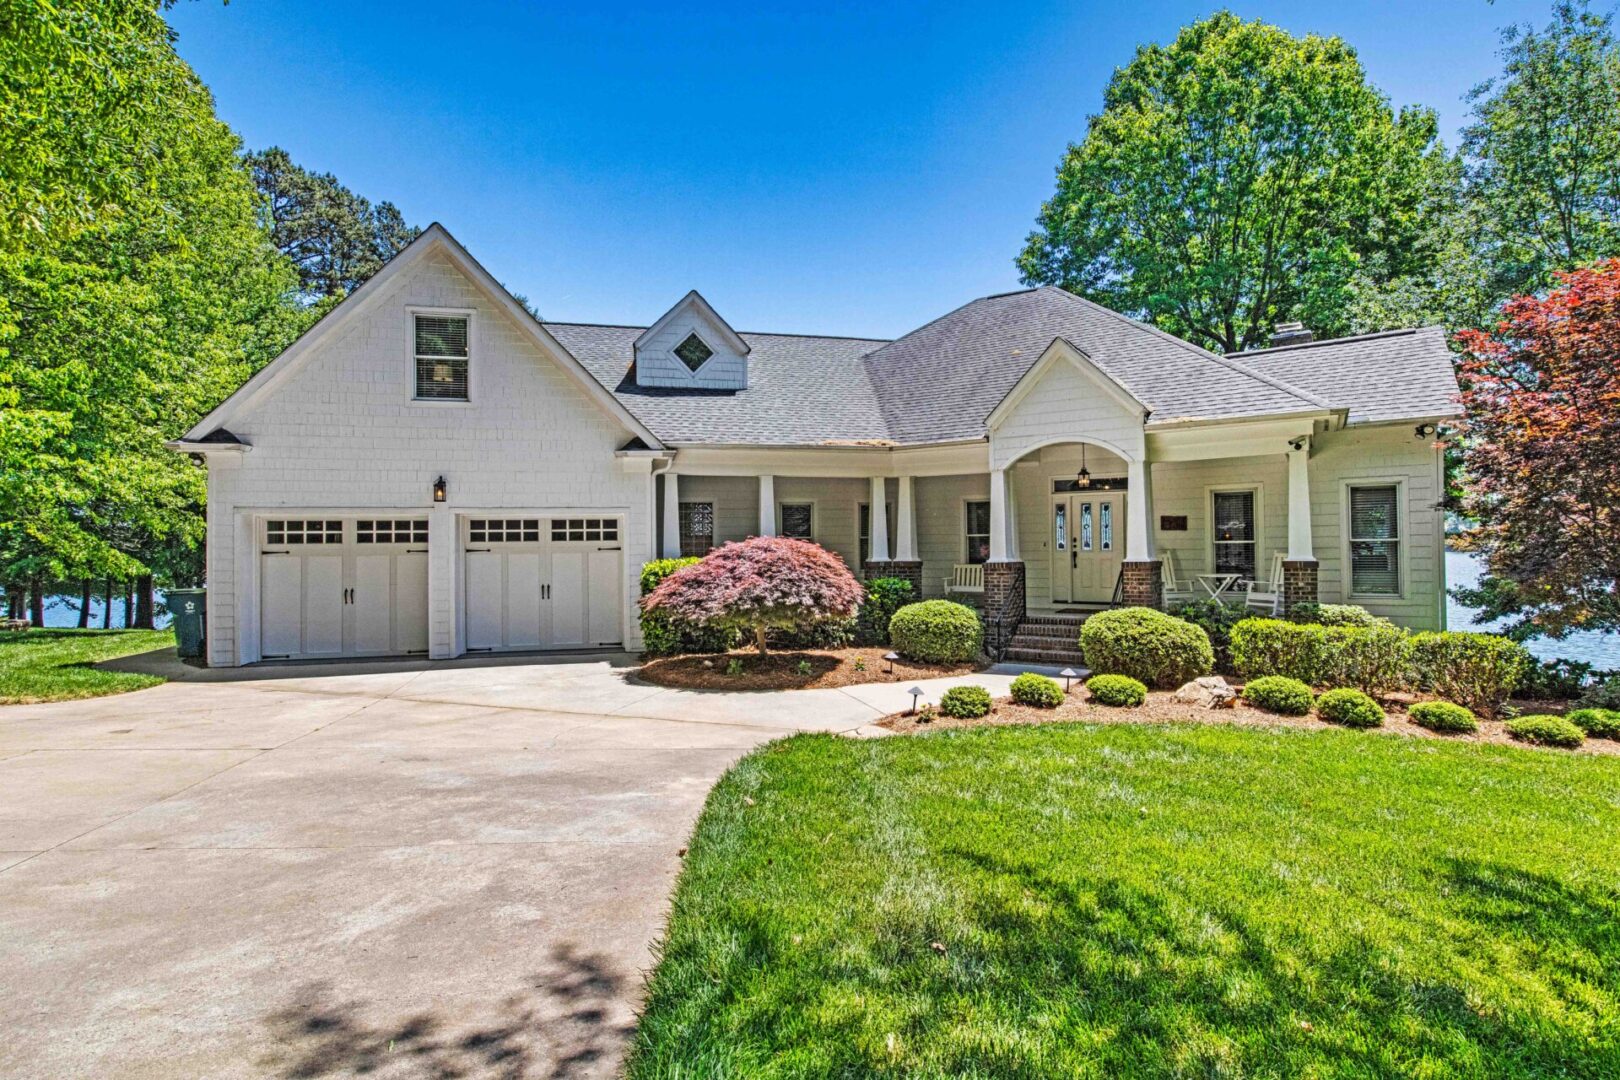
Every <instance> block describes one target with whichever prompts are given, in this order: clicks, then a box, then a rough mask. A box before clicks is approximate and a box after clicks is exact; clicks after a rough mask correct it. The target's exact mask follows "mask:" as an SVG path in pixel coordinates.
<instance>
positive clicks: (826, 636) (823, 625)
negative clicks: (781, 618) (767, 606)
mask: <svg viewBox="0 0 1620 1080" xmlns="http://www.w3.org/2000/svg"><path fill="white" fill-rule="evenodd" d="M765 640H766V641H767V642H769V643H770V646H771V648H773V649H842V648H844V647H845V646H846V645H848V644H850V643H851V642H852V641H854V640H855V620H854V619H829V620H827V621H826V622H820V623H816V624H815V625H814V626H791V627H785V626H773V627H771V628H770V629H768V630H766V631H765Z"/></svg>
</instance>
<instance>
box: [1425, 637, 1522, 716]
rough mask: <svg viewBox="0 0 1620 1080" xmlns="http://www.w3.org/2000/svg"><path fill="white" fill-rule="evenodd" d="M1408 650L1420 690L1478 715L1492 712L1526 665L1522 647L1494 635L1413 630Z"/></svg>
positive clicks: (1498, 705)
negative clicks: (1420, 632)
mask: <svg viewBox="0 0 1620 1080" xmlns="http://www.w3.org/2000/svg"><path fill="white" fill-rule="evenodd" d="M1407 649H1408V654H1407V655H1408V658H1409V663H1410V665H1411V678H1412V682H1413V683H1414V684H1415V685H1416V686H1417V687H1418V688H1419V689H1421V690H1427V691H1429V692H1431V693H1433V694H1435V695H1436V696H1438V697H1442V698H1445V699H1446V700H1447V701H1455V702H1456V703H1457V704H1459V705H1466V706H1467V707H1468V708H1470V709H1472V710H1474V712H1476V713H1478V714H1479V715H1481V716H1495V715H1496V713H1497V710H1498V709H1500V708H1501V706H1502V703H1503V702H1505V701H1507V699H1508V697H1509V696H1510V695H1511V694H1512V693H1513V689H1514V687H1516V686H1517V685H1518V684H1519V679H1520V677H1521V676H1522V675H1523V674H1524V673H1525V671H1526V670H1527V669H1528V668H1529V667H1530V654H1529V653H1528V652H1526V651H1525V648H1524V646H1523V645H1520V644H1519V643H1518V642H1515V641H1509V640H1508V639H1507V638H1505V637H1501V636H1500V635H1497V634H1471V633H1463V632H1459V631H1446V632H1444V633H1432V632H1431V633H1423V634H1414V635H1413V636H1412V638H1411V640H1410V641H1409V642H1408V643H1407Z"/></svg>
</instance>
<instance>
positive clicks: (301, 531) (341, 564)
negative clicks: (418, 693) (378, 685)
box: [259, 517, 428, 660]
mask: <svg viewBox="0 0 1620 1080" xmlns="http://www.w3.org/2000/svg"><path fill="white" fill-rule="evenodd" d="M260 530H261V533H260V545H259V583H260V584H259V587H260V598H259V619H260V623H259V654H260V656H262V657H263V658H264V659H266V660H276V659H304V658H314V657H323V656H392V655H401V654H409V653H425V652H427V644H428V602H427V568H428V560H427V520H426V519H425V518H307V517H300V518H269V519H266V520H265V521H263V522H261V524H260Z"/></svg>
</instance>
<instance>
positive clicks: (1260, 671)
mask: <svg viewBox="0 0 1620 1080" xmlns="http://www.w3.org/2000/svg"><path fill="white" fill-rule="evenodd" d="M1326 655H1327V628H1326V627H1325V626H1318V625H1317V624H1315V623H1305V624H1301V623H1291V622H1286V621H1284V620H1282V619H1244V620H1243V621H1242V622H1240V623H1238V624H1237V625H1236V626H1234V627H1232V669H1233V670H1234V671H1236V672H1237V674H1238V677H1239V678H1241V679H1244V680H1246V681H1247V680H1253V679H1259V678H1262V677H1264V676H1266V675H1282V676H1286V677H1287V678H1290V679H1298V680H1299V681H1300V682H1302V683H1306V684H1307V685H1311V686H1315V685H1316V684H1318V683H1320V682H1322V681H1323V680H1322V677H1321V676H1322V664H1323V660H1324V659H1325V657H1326Z"/></svg>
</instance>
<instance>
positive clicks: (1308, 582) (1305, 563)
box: [1283, 559, 1320, 615]
mask: <svg viewBox="0 0 1620 1080" xmlns="http://www.w3.org/2000/svg"><path fill="white" fill-rule="evenodd" d="M1316 566H1317V563H1316V560H1315V559H1299V560H1290V561H1287V562H1284V563H1283V614H1284V615H1286V614H1288V609H1289V608H1291V607H1293V606H1294V605H1295V604H1314V603H1316V602H1317V597H1318V596H1319V595H1320V593H1319V592H1318V591H1317V587H1316Z"/></svg>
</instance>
